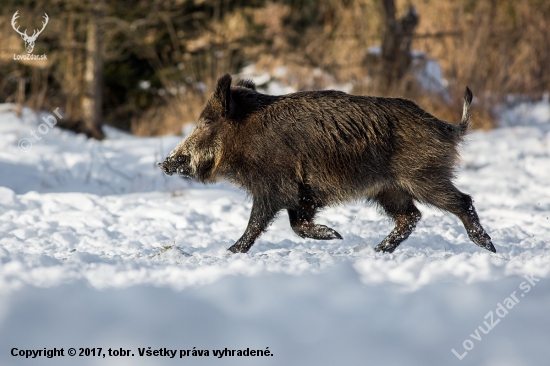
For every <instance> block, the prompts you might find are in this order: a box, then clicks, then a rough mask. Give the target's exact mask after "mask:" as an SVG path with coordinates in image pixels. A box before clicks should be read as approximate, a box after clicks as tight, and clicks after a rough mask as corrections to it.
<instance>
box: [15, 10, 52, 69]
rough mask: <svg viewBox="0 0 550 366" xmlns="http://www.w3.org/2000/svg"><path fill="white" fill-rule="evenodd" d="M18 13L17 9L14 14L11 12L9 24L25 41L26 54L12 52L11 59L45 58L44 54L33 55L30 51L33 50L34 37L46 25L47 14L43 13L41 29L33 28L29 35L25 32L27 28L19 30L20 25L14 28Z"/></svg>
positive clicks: (32, 59)
mask: <svg viewBox="0 0 550 366" xmlns="http://www.w3.org/2000/svg"><path fill="white" fill-rule="evenodd" d="M18 13H19V10H17V11H16V12H15V14H13V17H12V18H11V26H12V27H13V29H14V30H15V31H16V32H17V33H18V34H19V35H20V36H21V38H22V39H23V41H25V49H26V50H27V54H26V55H15V54H14V55H13V59H14V60H31V61H34V60H47V57H46V55H33V54H32V51H33V50H34V43H35V42H36V39H37V38H38V36H39V35H40V33H42V31H43V30H44V28H46V25H48V20H49V18H48V14H46V13H44V21H43V22H42V29H40V30H38V29H35V30H34V32H33V33H32V35H30V36H29V35H28V34H27V29H25V31H24V32H21V31H20V30H19V27H20V26H17V28H16V21H17V18H19V15H18Z"/></svg>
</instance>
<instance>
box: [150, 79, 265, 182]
mask: <svg viewBox="0 0 550 366" xmlns="http://www.w3.org/2000/svg"><path fill="white" fill-rule="evenodd" d="M235 89H238V90H241V91H245V90H246V92H248V93H251V92H253V93H255V86H254V83H253V82H251V81H248V80H244V81H241V82H239V83H238V84H237V88H233V92H232V88H231V76H230V75H229V74H226V75H224V76H222V77H221V78H220V79H219V80H218V83H217V86H216V90H215V91H214V94H213V95H212V96H211V97H210V99H209V100H208V102H207V103H206V107H205V108H204V110H203V111H202V113H201V115H200V117H199V120H198V122H197V124H196V125H195V127H194V128H193V130H192V131H191V133H190V134H189V135H188V136H187V137H186V138H185V139H183V141H182V142H180V144H179V145H178V146H177V147H176V148H175V149H174V150H172V152H171V153H170V154H169V155H168V157H167V158H166V159H165V160H164V162H162V163H157V165H158V167H159V168H161V169H162V171H164V173H165V174H167V175H172V174H174V173H176V174H178V175H181V176H184V177H191V178H195V179H197V180H199V181H201V182H204V183H207V182H215V181H217V180H218V179H219V178H220V175H221V174H222V172H223V170H224V168H223V165H224V161H223V160H224V159H223V153H224V150H227V148H229V147H230V146H231V144H232V143H233V141H232V140H233V137H234V134H235V126H236V124H237V123H239V121H240V120H242V119H243V115H242V110H241V109H240V108H238V107H237V105H236V103H235V101H234V100H233V96H234V91H235ZM238 109H239V110H238Z"/></svg>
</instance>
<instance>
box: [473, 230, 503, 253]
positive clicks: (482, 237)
mask: <svg viewBox="0 0 550 366" xmlns="http://www.w3.org/2000/svg"><path fill="white" fill-rule="evenodd" d="M469 234H470V235H469V237H470V240H472V241H473V242H474V243H475V244H476V245H477V246H479V247H481V248H483V249H487V250H488V251H490V252H493V253H496V252H497V250H496V249H495V246H494V245H493V243H492V242H491V237H490V236H489V234H487V233H486V232H484V231H477V232H475V233H469Z"/></svg>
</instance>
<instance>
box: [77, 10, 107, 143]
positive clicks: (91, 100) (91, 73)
mask: <svg viewBox="0 0 550 366" xmlns="http://www.w3.org/2000/svg"><path fill="white" fill-rule="evenodd" d="M103 4H104V0H98V1H95V2H94V3H93V5H92V9H91V12H90V16H89V20H88V25H87V32H86V70H85V72H84V84H85V95H84V98H83V100H82V113H83V122H84V126H85V129H86V132H87V133H88V135H89V136H91V137H93V138H96V139H99V140H100V139H103V138H104V135H103V132H102V130H101V125H102V119H101V117H102V116H101V103H102V98H101V97H102V95H101V89H102V86H103V59H102V54H101V53H102V52H101V39H102V22H103V11H104V10H103Z"/></svg>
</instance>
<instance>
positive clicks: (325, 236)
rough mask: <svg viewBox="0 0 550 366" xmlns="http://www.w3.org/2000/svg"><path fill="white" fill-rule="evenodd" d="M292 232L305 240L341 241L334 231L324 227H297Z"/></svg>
mask: <svg viewBox="0 0 550 366" xmlns="http://www.w3.org/2000/svg"><path fill="white" fill-rule="evenodd" d="M293 229H294V232H295V233H296V234H298V235H299V236H300V237H302V238H304V239H306V238H310V239H316V240H334V239H340V240H341V239H343V238H342V235H340V234H338V232H337V231H336V230H334V229H331V228H329V227H326V226H325V225H308V226H306V225H301V226H299V227H293Z"/></svg>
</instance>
